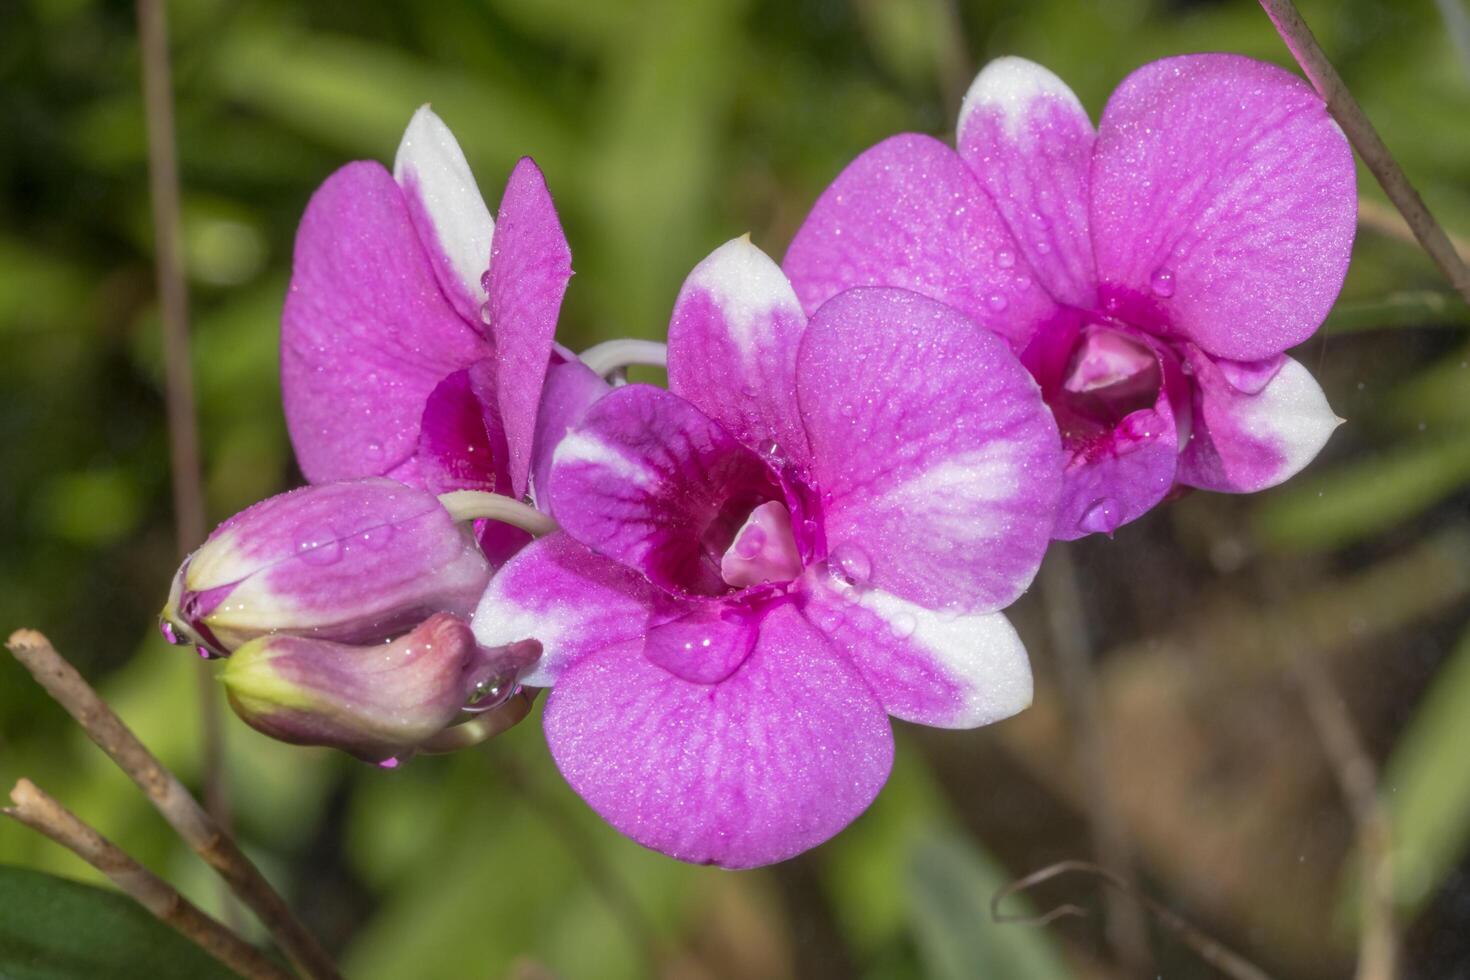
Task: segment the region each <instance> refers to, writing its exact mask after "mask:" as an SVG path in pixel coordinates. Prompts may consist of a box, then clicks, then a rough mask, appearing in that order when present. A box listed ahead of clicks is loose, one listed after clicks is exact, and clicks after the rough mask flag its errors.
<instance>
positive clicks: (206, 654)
mask: <svg viewBox="0 0 1470 980" xmlns="http://www.w3.org/2000/svg"><path fill="white" fill-rule="evenodd" d="M194 652H195V653H197V654H199V659H200V660H223V659H224V654H222V653H215V652H214V651H213V650H211V649H209V647H205V646H198V647H195V648H194Z"/></svg>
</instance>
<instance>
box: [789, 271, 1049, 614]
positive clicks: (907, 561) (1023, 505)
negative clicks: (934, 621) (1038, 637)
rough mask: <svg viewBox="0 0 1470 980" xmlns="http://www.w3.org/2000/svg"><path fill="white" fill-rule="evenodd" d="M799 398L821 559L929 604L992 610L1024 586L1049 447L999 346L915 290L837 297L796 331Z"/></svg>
mask: <svg viewBox="0 0 1470 980" xmlns="http://www.w3.org/2000/svg"><path fill="white" fill-rule="evenodd" d="M797 395H798V399H799V401H800V404H801V416H802V421H803V422H804V423H805V424H806V429H807V434H808V435H809V436H810V438H811V446H812V460H813V462H812V469H813V482H814V483H815V484H816V485H817V486H819V487H821V488H822V491H823V501H824V503H825V508H826V515H825V521H826V535H827V545H828V549H829V553H830V555H831V557H832V560H833V561H834V562H836V563H838V564H846V565H849V566H851V567H850V568H849V569H848V572H849V574H851V575H853V577H855V578H857V579H860V580H862V581H863V582H864V583H865V584H870V585H872V586H874V587H877V588H882V589H885V590H887V591H889V592H892V593H893V594H895V595H897V596H899V597H901V598H903V599H906V600H908V601H910V602H917V603H919V604H921V605H924V606H928V607H930V608H939V607H951V608H955V609H958V610H959V611H963V612H990V611H992V610H995V609H999V608H1001V607H1002V606H1005V605H1007V604H1009V603H1010V602H1011V601H1012V600H1014V599H1015V598H1016V597H1017V596H1019V595H1020V594H1021V593H1022V592H1023V591H1024V590H1025V589H1026V586H1027V585H1028V584H1030V582H1031V579H1032V577H1033V576H1034V575H1035V574H1036V569H1037V567H1038V566H1039V565H1040V563H1041V555H1042V553H1043V551H1045V549H1046V545H1047V542H1048V540H1049V538H1050V531H1051V518H1052V511H1053V508H1054V506H1055V504H1056V500H1057V492H1058V486H1059V481H1060V473H1061V452H1060V443H1059V439H1058V436H1057V429H1056V424H1055V423H1054V422H1053V421H1052V417H1051V414H1050V413H1049V412H1048V411H1047V409H1046V406H1045V405H1044V404H1043V403H1042V401H1041V393H1040V391H1039V390H1038V389H1037V386H1036V382H1034V381H1033V380H1031V377H1030V375H1028V374H1027V373H1026V370H1025V369H1024V368H1023V367H1022V366H1021V363H1020V362H1019V361H1018V360H1016V358H1015V357H1014V356H1013V355H1012V354H1011V353H1010V352H1009V351H1008V350H1007V349H1006V346H1005V344H1004V343H1003V342H1001V341H1000V340H999V338H997V337H995V336H994V335H992V334H990V333H988V332H986V331H984V330H981V329H979V328H978V327H977V326H976V325H975V324H974V323H973V322H972V321H971V320H969V319H968V318H967V317H965V316H964V315H962V314H961V313H960V312H958V311H956V310H954V309H951V308H950V307H947V306H943V305H941V304H939V303H936V302H934V301H933V300H929V299H926V298H924V297H922V296H919V295H917V294H915V293H909V292H905V291H903V290H897V289H854V290H849V291H848V292H846V293H843V294H841V295H839V296H837V297H836V298H834V299H832V300H829V301H828V302H827V303H826V304H825V305H823V306H822V307H821V308H820V309H819V310H817V313H816V315H815V316H814V317H813V318H812V322H811V325H810V326H809V327H808V328H807V333H806V339H805V340H804V341H803V343H802V346H801V351H800V354H799V356H798V359H797Z"/></svg>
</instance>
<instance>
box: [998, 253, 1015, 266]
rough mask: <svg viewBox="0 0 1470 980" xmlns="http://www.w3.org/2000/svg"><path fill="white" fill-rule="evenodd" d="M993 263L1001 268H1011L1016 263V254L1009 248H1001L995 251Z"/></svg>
mask: <svg viewBox="0 0 1470 980" xmlns="http://www.w3.org/2000/svg"><path fill="white" fill-rule="evenodd" d="M995 264H996V265H998V266H1000V267H1001V268H1002V269H1010V268H1013V267H1014V266H1015V264H1016V255H1015V253H1014V252H1012V251H1010V250H1009V249H1004V248H1003V249H1001V250H1000V251H999V252H996V253H995Z"/></svg>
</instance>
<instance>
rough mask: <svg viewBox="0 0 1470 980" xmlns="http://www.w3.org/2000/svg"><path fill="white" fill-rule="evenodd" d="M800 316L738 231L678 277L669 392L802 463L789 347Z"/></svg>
mask: <svg viewBox="0 0 1470 980" xmlns="http://www.w3.org/2000/svg"><path fill="white" fill-rule="evenodd" d="M805 329H806V314H805V313H804V312H803V311H802V308H801V303H800V302H799V301H798V300H797V298H796V293H795V291H794V290H793V289H792V288H791V283H790V282H789V281H788V280H787V279H786V275H785V273H783V272H782V271H781V267H780V266H778V265H777V264H776V263H775V262H774V261H772V260H771V259H770V257H769V256H767V255H766V253H764V252H762V251H761V250H760V249H759V248H756V247H755V246H754V245H752V244H751V243H750V237H749V236H745V237H742V238H737V239H735V240H733V241H730V242H726V243H725V244H724V245H721V246H720V247H719V248H717V249H715V251H714V252H713V253H711V254H710V256H709V257H708V258H706V259H705V260H704V261H703V262H701V263H699V265H697V266H695V267H694V271H693V272H691V273H690V274H689V277H688V278H687V279H686V280H685V281H684V288H683V289H682V290H681V291H680V293H679V298H678V300H677V301H676V302H675V304H674V315H673V319H672V320H671V321H670V323H669V355H668V369H669V390H670V391H673V392H674V393H675V394H677V395H680V396H682V397H684V398H687V399H688V400H689V401H690V402H691V403H692V404H694V405H695V406H696V407H698V408H699V409H700V410H701V411H702V412H704V413H705V414H706V415H708V416H709V417H710V418H712V419H715V420H716V421H718V422H719V423H720V424H722V425H723V426H724V427H725V428H726V429H728V430H729V431H730V434H731V435H733V436H735V438H737V439H739V440H740V441H741V442H743V443H744V444H745V445H747V446H754V447H763V446H767V445H770V446H774V447H779V452H780V454H781V455H782V456H784V457H786V458H788V459H790V460H792V461H793V462H796V463H798V464H804V463H805V462H806V457H807V446H806V433H805V431H804V430H803V429H802V427H801V421H800V419H799V418H798V416H797V411H796V349H797V347H798V345H799V344H800V343H801V335H802V332H803V331H804V330H805Z"/></svg>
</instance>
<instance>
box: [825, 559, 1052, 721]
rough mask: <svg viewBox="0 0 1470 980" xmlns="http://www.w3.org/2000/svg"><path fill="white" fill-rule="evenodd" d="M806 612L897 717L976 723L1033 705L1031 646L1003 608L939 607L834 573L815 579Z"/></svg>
mask: <svg viewBox="0 0 1470 980" xmlns="http://www.w3.org/2000/svg"><path fill="white" fill-rule="evenodd" d="M814 578H815V577H814ZM802 612H803V614H804V615H805V616H806V618H807V620H808V621H809V622H810V623H811V624H812V625H813V626H815V627H816V628H817V629H818V630H820V631H821V632H822V634H823V635H824V636H826V638H827V640H828V641H829V642H830V643H831V644H832V645H833V646H834V647H836V648H837V649H838V650H840V651H841V652H842V653H843V654H844V655H846V656H847V658H848V659H849V660H850V661H851V662H852V663H854V664H856V665H857V668H858V670H860V671H861V672H862V675H863V677H864V678H865V679H866V680H867V682H868V686H869V687H870V688H871V689H872V690H873V693H874V694H875V695H876V696H877V698H878V700H879V702H881V703H882V705H883V707H884V709H885V710H886V711H887V712H888V713H889V714H890V715H892V716H893V717H895V718H901V719H903V720H904V721H911V722H916V723H918V724H921V725H930V726H933V727H936V728H977V727H979V726H981V725H988V724H991V723H992V722H996V721H1000V720H1001V719H1003V718H1009V717H1010V716H1011V715H1014V714H1016V713H1017V712H1019V711H1021V710H1022V709H1024V708H1026V707H1027V706H1028V705H1030V703H1031V693H1032V682H1031V664H1030V662H1029V661H1028V660H1027V658H1026V648H1025V647H1024V646H1023V645H1022V643H1021V638H1020V637H1019V636H1017V635H1016V631H1015V628H1014V627H1012V626H1011V624H1010V621H1009V620H1008V619H1006V617H1005V615H1004V614H1002V613H998V612H996V613H981V614H979V615H973V616H965V615H953V614H950V613H947V612H938V611H935V610H933V609H926V608H925V607H923V606H920V605H916V604H915V603H912V602H906V601H904V600H903V599H900V598H898V596H895V595H893V594H891V593H888V592H884V591H883V590H881V589H863V588H858V587H854V586H852V585H849V584H847V583H845V582H842V581H841V580H840V579H833V578H828V579H827V580H826V581H821V580H817V581H814V582H813V584H812V588H811V590H810V591H809V592H808V593H807V603H806V605H805V607H804V608H803V610H802Z"/></svg>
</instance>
